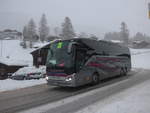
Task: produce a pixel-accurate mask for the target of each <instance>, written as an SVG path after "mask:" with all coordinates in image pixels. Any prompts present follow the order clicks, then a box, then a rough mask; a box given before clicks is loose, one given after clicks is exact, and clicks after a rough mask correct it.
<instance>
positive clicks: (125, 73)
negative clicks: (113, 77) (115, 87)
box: [124, 67, 127, 76]
mask: <svg viewBox="0 0 150 113" xmlns="http://www.w3.org/2000/svg"><path fill="white" fill-rule="evenodd" d="M126 75H127V67H125V68H124V76H126Z"/></svg>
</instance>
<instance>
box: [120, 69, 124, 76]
mask: <svg viewBox="0 0 150 113" xmlns="http://www.w3.org/2000/svg"><path fill="white" fill-rule="evenodd" d="M123 75H124V69H123V68H121V69H120V76H123Z"/></svg>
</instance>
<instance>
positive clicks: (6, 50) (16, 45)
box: [0, 40, 33, 65]
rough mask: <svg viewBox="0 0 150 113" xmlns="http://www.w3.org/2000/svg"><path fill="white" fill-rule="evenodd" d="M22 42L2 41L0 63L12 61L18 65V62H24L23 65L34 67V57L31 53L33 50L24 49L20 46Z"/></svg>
mask: <svg viewBox="0 0 150 113" xmlns="http://www.w3.org/2000/svg"><path fill="white" fill-rule="evenodd" d="M20 42H21V41H20V40H2V42H1V43H0V48H1V50H0V52H1V56H0V61H4V59H5V60H7V59H8V61H11V62H13V63H14V64H15V62H16V63H17V64H18V62H20V63H21V62H23V64H25V63H26V65H32V61H33V59H32V55H31V54H30V52H31V51H32V50H33V49H29V48H27V49H23V48H22V47H21V46H20Z"/></svg>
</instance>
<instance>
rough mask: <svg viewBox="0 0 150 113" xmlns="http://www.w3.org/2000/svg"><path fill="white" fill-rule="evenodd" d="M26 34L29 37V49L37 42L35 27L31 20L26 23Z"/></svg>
mask: <svg viewBox="0 0 150 113" xmlns="http://www.w3.org/2000/svg"><path fill="white" fill-rule="evenodd" d="M27 34H28V37H29V41H30V48H32V45H33V42H35V41H37V40H36V36H37V34H36V25H35V22H34V20H33V19H31V20H30V21H29V23H28V26H27Z"/></svg>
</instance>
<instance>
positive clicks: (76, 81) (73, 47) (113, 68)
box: [46, 38, 131, 87]
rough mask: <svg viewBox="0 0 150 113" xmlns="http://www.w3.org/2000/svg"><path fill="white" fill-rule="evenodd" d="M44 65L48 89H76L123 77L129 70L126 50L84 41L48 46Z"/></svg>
mask: <svg viewBox="0 0 150 113" xmlns="http://www.w3.org/2000/svg"><path fill="white" fill-rule="evenodd" d="M48 49H49V50H48V56H47V61H46V73H47V76H46V80H47V83H48V84H49V85H54V86H69V87H77V86H81V85H85V84H89V83H92V84H98V83H99V82H100V80H102V79H106V78H109V77H113V76H116V75H126V74H127V73H128V72H129V71H130V69H131V56H130V51H129V49H128V48H127V47H124V46H121V45H119V44H115V43H112V42H107V41H102V40H100V41H97V40H92V39H86V38H76V39H69V40H58V41H54V42H52V43H51V44H50V46H49V48H48Z"/></svg>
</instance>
